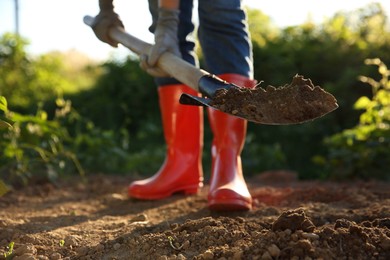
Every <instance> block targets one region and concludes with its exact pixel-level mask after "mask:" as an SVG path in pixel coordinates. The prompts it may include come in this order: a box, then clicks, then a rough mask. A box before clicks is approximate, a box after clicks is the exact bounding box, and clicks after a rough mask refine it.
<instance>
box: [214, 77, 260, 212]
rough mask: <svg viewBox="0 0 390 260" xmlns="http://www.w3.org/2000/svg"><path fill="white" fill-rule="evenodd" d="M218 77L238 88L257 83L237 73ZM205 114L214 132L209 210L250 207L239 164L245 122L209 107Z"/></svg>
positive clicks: (244, 134) (245, 208)
mask: <svg viewBox="0 0 390 260" xmlns="http://www.w3.org/2000/svg"><path fill="white" fill-rule="evenodd" d="M219 77H220V78H221V79H223V80H226V81H228V82H230V83H234V84H236V85H238V86H240V87H247V88H253V87H254V86H255V84H256V81H254V80H251V79H249V78H247V77H244V76H241V75H238V74H224V75H220V76H219ZM208 113H209V121H210V126H211V130H212V132H213V134H214V139H213V143H212V147H211V153H212V171H211V179H210V190H209V194H208V206H209V208H210V209H211V210H250V209H251V208H252V197H251V195H250V193H249V190H248V188H247V186H246V183H245V180H244V176H243V173H242V165H241V151H242V149H243V147H244V142H245V137H246V128H247V121H246V120H244V119H241V118H238V117H235V116H231V115H228V114H226V113H222V112H220V111H218V110H215V109H212V108H209V110H208Z"/></svg>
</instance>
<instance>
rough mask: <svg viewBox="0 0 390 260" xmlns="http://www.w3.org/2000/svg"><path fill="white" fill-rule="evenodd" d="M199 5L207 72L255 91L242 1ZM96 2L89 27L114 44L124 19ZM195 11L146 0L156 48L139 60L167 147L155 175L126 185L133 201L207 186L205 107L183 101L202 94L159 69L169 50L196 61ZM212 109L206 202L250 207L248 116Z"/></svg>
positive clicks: (103, 1)
mask: <svg viewBox="0 0 390 260" xmlns="http://www.w3.org/2000/svg"><path fill="white" fill-rule="evenodd" d="M198 5H199V7H198V16H199V27H198V39H199V43H200V46H201V48H202V52H203V55H204V61H205V66H206V68H207V70H208V71H210V72H211V73H213V74H215V75H217V76H218V77H220V78H221V79H223V80H226V81H228V82H231V83H234V84H237V85H239V86H241V87H246V88H253V87H254V86H255V84H256V81H255V80H253V61H252V46H251V42H250V35H249V32H248V27H247V16H246V13H245V12H244V10H243V7H242V5H241V1H240V0H231V1H226V0H216V1H208V0H199V3H198ZM99 7H100V12H99V14H98V15H97V16H96V17H95V22H94V25H93V26H92V28H93V30H94V32H95V34H96V36H97V37H98V38H99V39H100V40H102V41H103V42H106V43H108V44H110V45H111V46H114V47H116V46H117V45H118V42H116V41H115V40H114V39H112V38H110V36H109V33H108V31H109V29H110V28H111V27H112V26H119V27H122V28H124V26H123V23H122V22H121V20H120V18H119V16H118V15H117V14H116V13H115V12H114V6H113V1H112V0H100V1H99ZM192 9H193V2H192V1H189V0H187V1H179V0H160V1H157V0H149V10H150V13H151V15H152V20H153V23H152V25H151V26H150V28H149V30H150V31H151V32H153V33H154V38H155V45H154V47H153V48H152V50H151V52H150V53H149V55H147V56H142V57H141V62H140V63H141V67H142V68H143V69H144V70H145V71H146V72H148V73H149V74H150V75H152V76H154V77H155V81H156V83H157V85H158V96H159V105H160V111H161V118H162V125H163V130H164V137H165V142H166V145H167V151H166V158H165V161H164V163H163V165H162V166H161V168H160V169H159V171H158V172H157V173H156V174H155V175H153V176H152V177H150V178H147V179H145V180H138V181H134V182H133V183H131V184H130V185H129V188H128V195H129V196H130V197H133V198H137V199H145V200H157V199H163V198H166V197H169V196H171V195H172V194H174V193H177V192H183V193H184V194H196V193H197V192H198V191H199V189H200V188H201V187H202V186H203V168H202V161H201V159H202V150H203V107H196V106H185V105H181V104H179V97H180V95H181V94H182V93H188V94H191V95H199V94H198V93H197V92H196V91H195V90H193V89H191V88H189V87H188V86H186V85H184V84H182V83H180V82H178V81H177V80H175V79H174V78H172V77H170V76H169V75H167V74H166V73H164V71H162V70H160V69H158V68H157V67H156V66H155V65H156V63H157V60H158V59H159V57H160V56H161V55H162V53H164V52H171V53H174V54H175V55H177V56H179V57H182V59H184V60H185V61H187V62H189V63H191V64H194V65H197V64H198V60H197V57H196V55H195V52H194V47H195V43H194V41H193V40H192V39H191V37H190V36H191V34H192V33H193V31H194V24H193V23H192ZM227 54H228V55H227ZM207 112H208V118H209V121H210V126H211V130H212V133H213V135H214V137H213V142H212V147H211V154H212V171H211V178H210V189H209V193H208V207H209V208H210V209H211V210H250V209H251V208H252V197H251V195H250V192H249V190H248V187H247V185H246V182H245V180H244V176H243V172H242V164H241V152H242V150H243V147H244V143H245V137H246V130H247V121H246V120H244V119H241V118H238V117H234V116H231V115H228V114H225V113H222V112H220V111H218V110H214V109H211V108H208V110H207Z"/></svg>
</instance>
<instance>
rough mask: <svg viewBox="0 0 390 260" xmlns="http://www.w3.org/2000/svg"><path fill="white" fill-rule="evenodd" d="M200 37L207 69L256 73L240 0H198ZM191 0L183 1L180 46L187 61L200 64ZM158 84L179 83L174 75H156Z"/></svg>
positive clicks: (153, 4)
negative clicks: (168, 76)
mask: <svg viewBox="0 0 390 260" xmlns="http://www.w3.org/2000/svg"><path fill="white" fill-rule="evenodd" d="M157 2H158V1H157V0H149V10H150V13H151V14H152V19H153V24H152V25H151V26H150V28H149V30H150V31H151V32H154V29H155V25H156V22H157V18H158V4H157ZM198 5H199V6H198V15H199V28H198V39H199V43H200V47H201V49H202V53H203V58H204V69H205V70H206V71H208V72H210V73H212V74H215V75H220V74H226V73H233V74H239V75H242V76H246V77H248V78H252V77H253V57H252V45H251V41H250V35H249V31H248V27H247V17H246V13H245V11H244V10H243V8H242V5H241V0H198ZM192 10H193V1H192V0H182V1H180V17H179V19H180V23H179V28H178V38H179V47H180V51H181V54H182V57H183V59H184V60H186V61H187V62H189V63H191V64H193V65H195V66H199V64H198V58H197V56H196V54H195V52H194V47H195V42H194V37H191V36H192V35H193V33H194V29H195V26H194V24H193V22H192ZM155 80H156V83H157V84H158V86H163V85H168V84H169V85H170V84H177V83H179V82H178V81H177V80H176V79H174V78H156V79H155Z"/></svg>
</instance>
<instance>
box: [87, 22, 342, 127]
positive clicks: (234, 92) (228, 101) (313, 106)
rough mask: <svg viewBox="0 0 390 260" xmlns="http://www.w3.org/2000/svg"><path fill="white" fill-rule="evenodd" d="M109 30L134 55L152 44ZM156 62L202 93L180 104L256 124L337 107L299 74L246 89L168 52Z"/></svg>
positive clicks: (291, 120) (298, 119) (296, 120)
mask: <svg viewBox="0 0 390 260" xmlns="http://www.w3.org/2000/svg"><path fill="white" fill-rule="evenodd" d="M84 23H85V24H87V25H89V26H92V25H93V23H94V18H93V17H91V16H85V17H84ZM109 34H110V37H111V38H112V39H114V40H116V41H117V42H119V43H121V44H122V45H124V46H125V47H127V48H128V49H130V50H131V51H133V52H134V53H136V54H137V55H142V54H148V53H149V50H150V49H151V48H152V45H151V44H149V43H146V42H144V41H142V40H140V39H138V38H136V37H134V36H132V35H130V34H128V33H127V32H126V31H124V30H123V29H122V28H120V27H113V28H111V29H110V31H109ZM157 66H158V67H159V68H160V69H162V70H164V71H165V72H167V73H168V74H169V75H171V76H172V77H173V78H175V79H177V80H178V81H180V82H181V83H183V84H185V85H187V86H189V87H190V88H192V89H194V90H196V91H197V92H200V93H201V94H202V96H203V97H198V96H192V95H189V94H185V93H183V94H182V95H181V97H180V100H179V102H180V103H181V104H184V105H197V106H205V107H211V108H213V109H217V110H220V111H222V112H224V113H227V114H230V115H233V116H237V117H241V118H243V119H246V120H248V121H251V122H254V123H257V124H266V125H290V124H300V123H304V122H308V121H312V120H314V119H316V118H319V117H322V116H324V115H326V114H328V113H329V112H331V111H333V110H335V109H336V108H337V107H338V105H337V100H336V99H335V98H334V96H332V95H331V94H330V93H328V92H326V91H325V90H323V89H322V88H320V87H318V86H314V85H313V84H312V82H311V80H310V79H304V78H303V76H300V75H296V76H295V77H294V78H293V79H292V82H291V84H289V85H285V86H283V87H279V88H275V87H272V86H268V87H267V88H266V89H263V88H260V87H256V88H254V89H248V88H242V87H240V86H237V85H235V84H232V83H229V82H226V81H224V80H222V79H220V78H218V77H217V76H215V75H213V74H211V73H209V72H207V71H205V70H202V69H198V68H196V67H195V66H193V65H192V64H190V63H188V62H186V61H184V60H182V59H181V58H179V57H177V56H175V55H173V54H171V53H169V52H165V53H163V54H162V55H161V57H160V58H159V60H158V62H157Z"/></svg>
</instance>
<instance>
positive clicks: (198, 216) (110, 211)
mask: <svg viewBox="0 0 390 260" xmlns="http://www.w3.org/2000/svg"><path fill="white" fill-rule="evenodd" d="M130 181H131V179H130V178H129V177H119V176H110V177H109V176H92V177H90V178H88V181H87V182H81V181H80V179H75V180H71V181H62V182H60V183H59V184H58V185H53V184H45V185H37V186H32V187H27V188H24V189H21V190H16V191H12V192H9V193H8V194H6V195H5V196H3V197H1V198H0V254H1V255H0V259H4V258H5V256H4V254H6V253H7V252H8V253H11V250H10V249H9V248H7V246H9V245H10V243H11V242H14V247H13V250H12V254H10V255H9V256H8V257H7V259H14V260H20V259H24V260H26V259H390V183H381V182H362V181H360V182H348V183H332V182H313V181H310V182H303V181H297V180H296V179H294V178H291V176H290V175H289V174H285V173H278V172H275V173H270V174H263V175H260V176H257V177H255V178H253V179H250V180H247V182H248V184H249V186H250V190H251V193H252V195H253V197H254V199H255V201H254V208H253V210H251V211H248V212H211V211H210V210H208V208H207V190H208V187H207V186H206V187H204V188H203V190H202V191H201V193H200V194H198V195H196V196H187V197H186V196H182V195H174V196H172V197H171V198H169V199H164V200H160V201H139V200H132V199H129V198H127V195H126V189H127V184H128V183H130Z"/></svg>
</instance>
